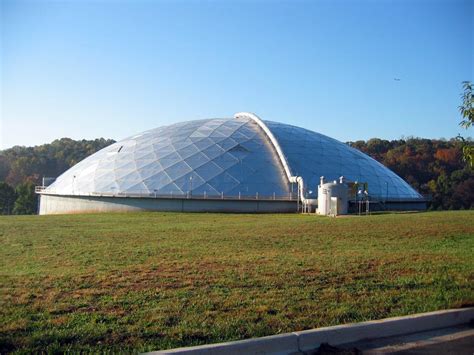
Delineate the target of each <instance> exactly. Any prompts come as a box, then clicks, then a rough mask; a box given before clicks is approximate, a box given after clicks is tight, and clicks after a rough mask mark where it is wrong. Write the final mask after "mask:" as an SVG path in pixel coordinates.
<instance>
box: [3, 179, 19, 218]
mask: <svg viewBox="0 0 474 355" xmlns="http://www.w3.org/2000/svg"><path fill="white" fill-rule="evenodd" d="M15 199H16V194H15V189H14V188H13V187H11V186H10V185H8V184H7V183H6V182H0V214H11V213H12V212H13V205H14V203H15Z"/></svg>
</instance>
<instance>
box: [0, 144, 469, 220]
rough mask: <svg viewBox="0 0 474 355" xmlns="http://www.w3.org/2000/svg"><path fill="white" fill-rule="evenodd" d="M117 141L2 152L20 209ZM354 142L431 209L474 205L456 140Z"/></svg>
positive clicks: (1, 166) (4, 174) (0, 173)
mask: <svg viewBox="0 0 474 355" xmlns="http://www.w3.org/2000/svg"><path fill="white" fill-rule="evenodd" d="M113 142H114V141H113V140H111V139H104V138H100V139H96V140H81V141H74V140H72V139H69V138H62V139H59V140H55V141H54V142H52V143H51V144H44V145H40V146H35V147H13V148H10V149H6V150H3V151H0V183H1V182H5V183H7V184H8V185H9V186H11V188H10V190H12V189H13V188H17V187H18V185H20V184H27V186H22V190H20V191H17V196H18V195H20V194H21V191H28V192H29V194H28V195H27V196H26V197H25V198H24V199H23V200H25V201H26V202H28V200H31V201H29V203H26V204H27V205H28V206H27V207H24V208H19V209H16V211H22V213H34V212H35V208H36V205H37V204H36V201H35V198H36V197H35V195H34V193H32V189H34V185H35V184H36V185H38V184H40V183H41V179H42V177H43V176H47V177H57V176H59V175H60V174H61V173H63V172H64V171H65V170H67V169H68V168H70V167H71V166H73V165H74V164H76V163H77V162H79V161H81V160H82V159H84V158H85V157H87V156H89V155H91V154H93V153H95V152H96V151H98V150H100V149H102V148H104V147H106V146H108V145H110V144H112V143H113ZM348 144H349V145H351V146H353V147H355V148H357V149H359V150H361V151H363V152H364V153H366V154H368V155H370V156H371V157H373V158H374V159H376V160H378V161H379V162H381V163H382V164H384V165H385V166H387V167H388V168H390V169H392V170H393V171H394V172H395V173H397V174H398V175H400V176H401V177H402V178H403V179H405V180H406V181H408V183H410V184H411V185H412V186H413V187H414V188H415V189H416V190H418V191H419V192H420V193H422V194H423V195H427V196H428V197H429V198H430V199H432V202H431V203H430V206H429V208H430V209H446V210H447V209H470V208H472V207H473V205H474V172H473V170H472V169H471V168H469V167H467V165H466V164H465V163H464V162H463V161H462V146H461V143H460V142H459V141H458V140H456V139H450V140H436V139H421V138H409V139H406V140H405V139H400V140H393V141H388V140H382V139H378V138H374V139H370V140H368V141H356V142H349V143H348ZM28 183H29V184H28ZM1 190H2V186H0V214H1V213H3V214H8V213H10V212H11V211H14V206H13V204H12V203H10V204H11V206H2V204H5V203H4V202H2V201H4V199H2V191H1ZM369 192H370V187H369ZM11 194H12V193H11V192H10V195H11ZM10 200H11V198H10Z"/></svg>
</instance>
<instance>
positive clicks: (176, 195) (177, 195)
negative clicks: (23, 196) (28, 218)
mask: <svg viewBox="0 0 474 355" xmlns="http://www.w3.org/2000/svg"><path fill="white" fill-rule="evenodd" d="M35 192H36V193H38V194H44V195H63V196H77V197H81V196H83V197H120V198H157V199H193V200H247V201H248V200H252V201H255V200H259V201H296V199H297V195H296V193H291V192H290V193H288V194H287V195H284V196H283V195H277V194H276V193H273V194H271V195H268V194H261V193H258V192H256V193H255V194H252V195H250V194H243V193H239V194H238V195H226V194H225V193H224V192H221V193H220V194H216V193H213V194H209V193H207V192H206V191H204V192H202V193H199V194H197V193H195V192H191V191H189V192H186V193H183V192H173V191H171V192H170V193H168V194H159V193H157V192H149V191H148V190H146V192H145V191H144V192H134V193H124V192H88V193H84V192H74V193H70V194H63V193H58V192H57V191H55V189H48V188H47V187H46V186H36V187H35Z"/></svg>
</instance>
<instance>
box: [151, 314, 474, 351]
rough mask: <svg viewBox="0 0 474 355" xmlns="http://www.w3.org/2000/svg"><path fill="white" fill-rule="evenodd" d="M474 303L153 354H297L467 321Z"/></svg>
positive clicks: (446, 326)
mask: <svg viewBox="0 0 474 355" xmlns="http://www.w3.org/2000/svg"><path fill="white" fill-rule="evenodd" d="M473 319H474V307H470V308H460V309H449V310H443V311H435V312H429V313H418V314H414V315H409V316H403V317H393V318H386V319H381V320H375V321H368V322H361V323H351V324H344V325H337V326H334V327H324V328H316V329H310V330H303V331H300V332H293V333H285V334H279V335H272V336H267V337H262V338H254V339H247V340H239V341H232V342H227V343H218V344H209V345H200V346H192V347H185V348H176V349H170V350H162V351H153V352H150V353H149V354H195V355H201V354H202V355H204V354H205V355H214V354H222V353H226V354H275V355H277V354H295V353H301V352H305V351H309V350H314V349H316V348H318V347H319V346H320V345H321V344H322V343H330V344H331V345H341V344H346V343H354V342H357V341H361V340H369V339H377V338H384V337H391V336H398V335H405V334H410V333H418V332H424V331H429V330H434V329H441V328H448V327H452V326H455V325H461V324H467V323H469V322H470V321H471V320H473Z"/></svg>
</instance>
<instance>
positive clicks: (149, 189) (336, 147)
mask: <svg viewBox="0 0 474 355" xmlns="http://www.w3.org/2000/svg"><path fill="white" fill-rule="evenodd" d="M291 176H301V177H303V179H304V185H305V186H304V188H305V191H306V192H305V194H306V196H307V197H309V198H314V197H316V194H317V185H318V184H319V179H320V177H321V176H324V177H325V178H326V179H327V180H335V179H337V178H339V177H340V176H344V177H345V178H346V179H348V180H351V181H358V182H366V183H367V184H368V189H369V193H370V195H371V196H373V197H375V198H379V199H383V200H394V201H403V200H416V199H421V195H420V194H419V193H418V192H416V191H415V190H414V189H413V188H411V187H410V186H409V185H408V184H407V183H406V182H405V181H404V180H403V179H401V178H400V177H399V176H397V175H396V174H394V173H393V172H392V171H390V170H389V169H387V168H386V167H384V166H383V165H382V164H380V163H378V162H377V161H375V160H374V159H372V158H370V157H369V156H367V155H365V154H363V153H362V152H360V151H358V150H356V149H353V148H351V147H349V146H348V145H347V144H344V143H341V142H339V141H337V140H335V139H332V138H330V137H327V136H324V135H322V134H320V133H316V132H313V131H309V130H306V129H303V128H300V127H295V126H291V125H288V124H283V123H277V122H272V121H260V120H259V119H258V118H256V116H253V115H251V114H247V115H246V114H239V115H237V116H236V117H234V118H215V119H204V120H197V121H187V122H180V123H176V124H173V125H169V126H164V127H159V128H156V129H152V130H149V131H146V132H143V133H140V134H136V135H134V136H131V137H129V138H126V139H124V140H121V141H119V142H117V143H114V144H112V145H110V146H108V147H106V148H104V149H102V150H100V151H99V152H97V153H95V154H93V155H91V156H90V157H88V158H86V159H84V160H83V161H81V162H80V163H78V164H77V165H75V166H74V167H72V168H71V169H69V170H68V171H66V172H65V173H64V174H62V175H61V176H60V177H58V179H57V180H56V181H55V182H54V183H53V184H52V185H51V186H49V187H48V188H47V189H46V190H45V192H47V193H52V194H55V195H68V196H76V195H77V196H88V195H102V194H106V195H114V196H115V195H117V196H167V197H180V196H187V197H190V196H209V197H211V196H221V197H226V198H235V199H238V198H245V197H255V196H258V197H260V198H265V197H268V198H272V197H273V198H286V197H291V196H292V195H295V194H296V189H294V187H293V186H292V183H291V181H290V180H291V179H290V178H291Z"/></svg>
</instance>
